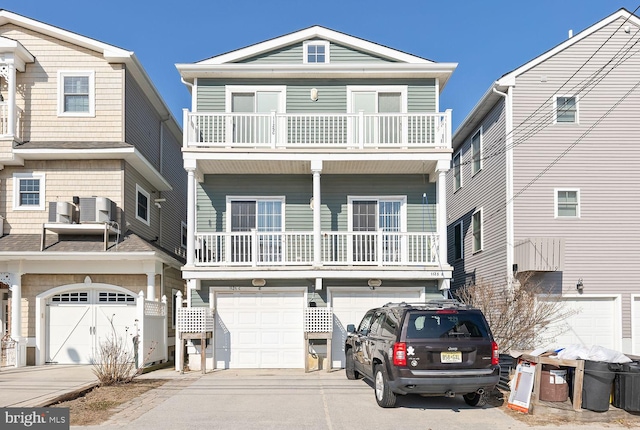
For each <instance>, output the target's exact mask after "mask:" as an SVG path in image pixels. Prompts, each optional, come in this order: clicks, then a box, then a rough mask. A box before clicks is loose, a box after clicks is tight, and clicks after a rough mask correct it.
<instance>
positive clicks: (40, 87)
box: [0, 24, 124, 141]
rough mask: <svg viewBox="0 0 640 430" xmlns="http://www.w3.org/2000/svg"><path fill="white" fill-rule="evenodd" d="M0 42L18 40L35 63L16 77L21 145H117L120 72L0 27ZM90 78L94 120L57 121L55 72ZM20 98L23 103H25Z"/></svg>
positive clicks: (59, 44) (61, 45)
mask: <svg viewBox="0 0 640 430" xmlns="http://www.w3.org/2000/svg"><path fill="white" fill-rule="evenodd" d="M0 36H3V37H7V38H9V39H14V40H19V41H20V43H22V44H23V45H24V47H25V48H26V49H28V50H29V52H31V53H32V54H33V55H34V56H35V57H36V59H37V60H36V62H35V63H31V64H27V66H26V71H25V72H24V73H17V75H16V81H17V85H18V86H19V87H20V88H28V91H26V92H25V93H23V92H21V91H18V92H17V100H16V102H17V104H18V107H20V108H21V109H23V110H24V116H23V121H22V122H23V129H24V131H23V136H22V137H23V140H25V141H87V140H88V141H122V140H123V138H124V136H123V135H124V132H123V128H122V115H123V112H122V109H123V108H122V98H123V90H124V85H123V82H124V71H123V68H122V66H121V65H119V64H109V63H108V62H107V61H105V60H104V59H103V58H102V56H101V54H98V53H97V52H93V51H90V50H88V49H85V48H81V47H79V46H76V45H73V44H70V43H68V42H63V41H61V40H58V39H54V38H52V37H49V36H45V35H43V34H40V33H37V32H34V31H31V30H26V29H24V28H22V27H19V26H16V25H14V24H6V25H3V26H0ZM61 70H66V71H93V72H95V117H58V97H59V96H58V71H61ZM25 96H26V97H27V98H26V99H25Z"/></svg>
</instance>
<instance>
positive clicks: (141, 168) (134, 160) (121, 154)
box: [13, 146, 173, 191]
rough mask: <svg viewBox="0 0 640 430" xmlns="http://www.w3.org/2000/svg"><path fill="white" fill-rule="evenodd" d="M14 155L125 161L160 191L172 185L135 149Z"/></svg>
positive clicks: (31, 151) (18, 152)
mask: <svg viewBox="0 0 640 430" xmlns="http://www.w3.org/2000/svg"><path fill="white" fill-rule="evenodd" d="M13 153H14V154H15V155H16V156H18V157H20V158H21V159H22V160H69V159H73V160H114V159H116V160H125V161H126V162H127V163H129V164H130V165H131V166H132V167H133V168H134V169H136V170H137V171H138V172H140V174H142V175H143V176H144V178H145V179H147V180H148V181H149V182H150V183H151V185H153V186H154V187H155V188H156V189H157V190H158V191H169V190H172V189H173V188H172V187H171V184H169V182H167V180H166V179H164V177H163V176H162V175H161V174H160V172H158V171H157V170H156V169H155V167H153V166H152V165H151V163H149V161H147V159H146V158H144V157H143V156H142V154H140V151H138V150H137V149H136V148H135V147H133V146H132V147H129V148H104V149H46V148H34V149H21V148H14V149H13Z"/></svg>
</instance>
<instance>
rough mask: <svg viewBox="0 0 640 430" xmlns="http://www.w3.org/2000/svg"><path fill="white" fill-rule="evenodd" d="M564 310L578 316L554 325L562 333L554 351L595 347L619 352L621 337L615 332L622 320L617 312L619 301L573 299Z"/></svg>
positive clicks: (591, 298) (607, 298)
mask: <svg viewBox="0 0 640 430" xmlns="http://www.w3.org/2000/svg"><path fill="white" fill-rule="evenodd" d="M563 302H564V305H565V309H567V310H569V309H572V310H575V311H576V312H577V313H576V314H575V315H573V316H571V317H569V319H568V320H566V321H565V322H564V323H559V324H553V325H552V326H551V328H552V329H555V328H558V327H559V330H562V331H563V333H561V334H559V335H558V336H557V337H556V340H555V342H552V344H553V346H555V347H565V346H568V345H582V346H585V347H588V348H590V347H592V346H594V345H599V346H603V347H605V348H609V349H613V350H618V349H619V348H620V346H621V345H620V340H619V337H620V335H619V334H618V333H617V330H616V321H617V320H618V318H620V316H619V315H618V311H617V303H616V300H615V299H614V298H612V297H599V298H593V297H586V298H578V297H571V298H566V299H563Z"/></svg>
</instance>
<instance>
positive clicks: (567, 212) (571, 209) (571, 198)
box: [555, 189, 580, 218]
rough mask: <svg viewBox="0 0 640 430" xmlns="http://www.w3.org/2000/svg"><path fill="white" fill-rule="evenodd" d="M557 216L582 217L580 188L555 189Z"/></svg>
mask: <svg viewBox="0 0 640 430" xmlns="http://www.w3.org/2000/svg"><path fill="white" fill-rule="evenodd" d="M555 217H556V218H580V190H578V189H556V190H555Z"/></svg>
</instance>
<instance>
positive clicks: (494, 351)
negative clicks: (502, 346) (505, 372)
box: [491, 341, 500, 366]
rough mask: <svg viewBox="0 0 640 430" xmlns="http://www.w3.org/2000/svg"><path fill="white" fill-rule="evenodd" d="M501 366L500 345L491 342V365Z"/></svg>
mask: <svg viewBox="0 0 640 430" xmlns="http://www.w3.org/2000/svg"><path fill="white" fill-rule="evenodd" d="M498 364H500V354H498V344H497V343H495V342H493V341H492V342H491V365H492V366H495V365H498Z"/></svg>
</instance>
